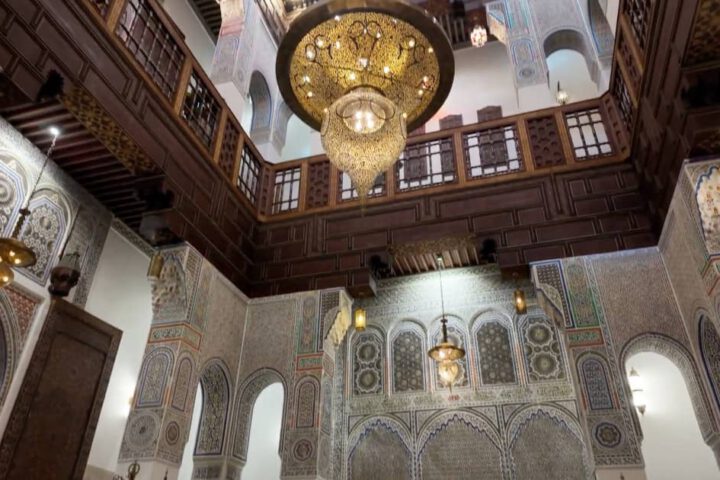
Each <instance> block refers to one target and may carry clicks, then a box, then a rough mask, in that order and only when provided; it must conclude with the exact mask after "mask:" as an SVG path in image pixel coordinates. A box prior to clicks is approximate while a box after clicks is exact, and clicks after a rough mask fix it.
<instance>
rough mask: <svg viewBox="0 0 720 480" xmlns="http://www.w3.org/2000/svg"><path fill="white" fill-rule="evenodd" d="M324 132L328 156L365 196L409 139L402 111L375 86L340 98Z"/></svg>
mask: <svg viewBox="0 0 720 480" xmlns="http://www.w3.org/2000/svg"><path fill="white" fill-rule="evenodd" d="M320 135H321V138H322V145H323V147H324V148H325V152H326V153H327V156H328V158H329V159H330V161H331V162H332V163H333V164H334V165H335V166H336V167H337V168H338V169H339V170H341V171H343V172H345V173H347V174H348V176H349V177H350V179H351V180H352V183H353V186H354V187H355V189H356V190H357V192H358V196H359V197H360V198H361V199H364V198H367V195H368V193H369V192H370V189H371V188H372V186H373V185H374V183H375V179H376V178H377V176H378V175H379V174H380V173H382V172H384V171H386V170H388V169H389V168H390V167H392V165H393V164H394V163H395V162H396V161H397V159H398V158H399V157H400V154H401V153H402V151H403V148H405V141H406V139H407V131H406V126H405V119H404V118H403V115H402V113H401V112H400V111H399V110H398V108H397V106H396V105H395V104H394V103H393V102H392V101H391V100H389V99H388V98H386V97H384V96H383V95H381V94H380V93H378V92H377V91H376V90H374V89H371V88H357V89H355V90H353V91H351V92H349V93H347V94H345V95H343V96H342V97H340V98H339V99H338V100H336V101H335V103H333V104H332V105H331V106H330V108H329V109H328V111H327V112H325V115H324V117H323V122H322V128H321V129H320Z"/></svg>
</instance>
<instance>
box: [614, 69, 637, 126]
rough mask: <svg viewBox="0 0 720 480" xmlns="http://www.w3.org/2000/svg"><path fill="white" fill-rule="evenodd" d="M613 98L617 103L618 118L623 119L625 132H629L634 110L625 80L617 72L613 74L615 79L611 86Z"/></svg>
mask: <svg viewBox="0 0 720 480" xmlns="http://www.w3.org/2000/svg"><path fill="white" fill-rule="evenodd" d="M612 92H613V97H615V101H617V104H618V109H619V110H620V116H621V117H622V119H623V123H624V124H625V128H626V130H627V131H628V132H629V131H630V129H631V128H632V124H633V118H634V113H635V112H634V108H633V103H632V100H631V99H630V92H628V88H627V85H626V84H625V79H624V78H623V76H622V74H621V73H620V72H619V71H618V72H615V78H614V79H613V84H612Z"/></svg>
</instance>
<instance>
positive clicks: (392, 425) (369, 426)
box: [346, 415, 415, 478]
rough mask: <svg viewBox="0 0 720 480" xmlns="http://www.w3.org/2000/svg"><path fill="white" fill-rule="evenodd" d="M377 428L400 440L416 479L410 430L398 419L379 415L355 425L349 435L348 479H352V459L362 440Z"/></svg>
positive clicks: (413, 476)
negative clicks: (390, 433) (392, 434)
mask: <svg viewBox="0 0 720 480" xmlns="http://www.w3.org/2000/svg"><path fill="white" fill-rule="evenodd" d="M377 428H384V429H386V430H388V431H390V432H392V433H394V434H395V435H397V436H398V438H399V439H400V441H401V443H402V445H403V447H405V449H406V450H407V460H408V463H409V465H408V468H409V470H410V472H411V475H412V478H415V474H414V470H415V462H414V461H413V459H414V458H415V455H414V448H413V441H412V434H411V432H410V430H409V429H408V428H407V427H406V426H405V425H404V424H402V423H401V422H400V421H398V420H397V419H395V418H393V417H390V416H387V415H377V416H372V417H370V418H367V419H365V420H363V421H361V422H358V423H357V424H355V425H354V426H353V427H352V429H351V430H350V432H349V433H348V440H347V452H348V454H347V460H346V465H347V478H352V459H353V455H354V454H355V451H356V449H357V447H358V446H359V445H360V443H361V442H362V440H363V439H364V438H365V437H366V436H367V435H368V434H369V433H370V432H371V431H373V430H375V429H377Z"/></svg>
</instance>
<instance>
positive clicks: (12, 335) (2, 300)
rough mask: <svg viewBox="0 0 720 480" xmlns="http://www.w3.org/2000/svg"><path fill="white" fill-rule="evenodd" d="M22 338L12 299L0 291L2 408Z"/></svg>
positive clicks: (0, 398) (0, 395) (0, 391)
mask: <svg viewBox="0 0 720 480" xmlns="http://www.w3.org/2000/svg"><path fill="white" fill-rule="evenodd" d="M19 345H20V338H19V333H18V323H17V317H16V316H15V311H14V309H13V307H12V303H11V302H10V299H8V297H7V295H6V294H5V292H3V291H2V290H0V406H1V405H3V404H4V403H5V395H7V391H8V388H9V387H10V382H11V381H12V377H13V372H14V371H15V364H16V362H17V358H16V357H17V355H18V353H19V352H18V348H19Z"/></svg>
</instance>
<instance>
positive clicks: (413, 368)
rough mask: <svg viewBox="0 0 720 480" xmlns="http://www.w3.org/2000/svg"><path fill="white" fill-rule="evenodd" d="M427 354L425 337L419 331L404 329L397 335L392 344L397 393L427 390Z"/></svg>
mask: <svg viewBox="0 0 720 480" xmlns="http://www.w3.org/2000/svg"><path fill="white" fill-rule="evenodd" d="M425 355H426V352H425V351H424V348H423V339H422V337H421V336H420V335H419V334H418V333H416V332H414V331H404V332H401V333H399V334H398V335H397V336H396V337H395V339H394V340H393V344H392V356H393V391H394V392H395V393H401V392H415V391H422V390H425V378H424V372H423V363H424V361H425Z"/></svg>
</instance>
